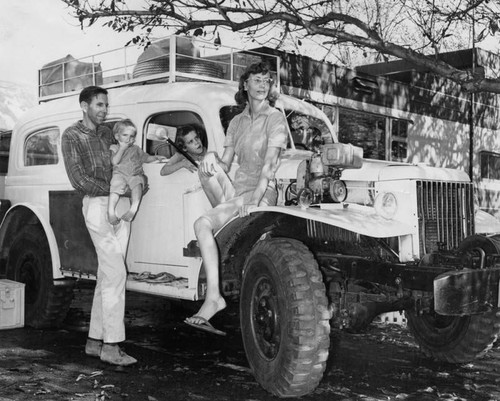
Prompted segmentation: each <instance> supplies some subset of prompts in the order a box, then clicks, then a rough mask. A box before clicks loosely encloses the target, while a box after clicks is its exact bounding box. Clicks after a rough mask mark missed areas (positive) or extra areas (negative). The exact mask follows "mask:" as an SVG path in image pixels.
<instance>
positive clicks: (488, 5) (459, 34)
mask: <svg viewBox="0 0 500 401" xmlns="http://www.w3.org/2000/svg"><path fill="white" fill-rule="evenodd" d="M62 1H63V2H65V3H66V4H67V5H68V6H69V7H70V8H71V9H72V10H73V11H74V13H75V17H77V18H78V19H79V20H80V23H81V24H82V27H83V26H90V25H92V24H94V23H96V21H99V20H102V21H104V24H105V25H107V26H109V27H110V28H111V29H113V30H115V31H118V32H121V31H134V32H136V31H139V33H138V34H137V36H136V37H135V38H134V39H133V40H132V41H133V42H134V43H139V44H147V43H148V41H149V37H150V35H151V34H152V33H153V32H158V30H159V29H166V30H167V31H168V32H169V33H172V32H175V33H178V34H180V33H186V34H191V35H195V36H200V35H202V36H209V37H212V38H213V40H214V41H215V42H217V41H218V42H220V41H221V36H220V34H221V32H222V31H225V30H228V31H232V32H236V33H239V34H241V37H242V38H247V40H251V41H254V42H257V43H259V44H263V43H265V44H266V45H267V46H272V47H275V48H280V47H284V46H287V47H288V48H289V47H290V46H294V47H295V50H297V51H298V52H300V53H305V52H306V50H304V49H305V48H306V46H304V44H306V43H307V44H311V43H312V44H314V47H313V48H314V49H315V58H318V55H321V56H320V57H319V58H322V59H327V60H331V58H332V55H336V56H337V57H338V58H339V60H341V61H343V62H344V63H345V62H348V60H347V61H346V60H342V58H344V59H345V58H347V57H348V56H349V55H350V54H351V53H352V49H353V48H355V49H358V51H360V52H361V53H362V54H364V55H365V56H366V57H368V56H370V55H371V56H372V57H371V61H375V60H376V61H379V60H381V59H388V58H400V59H403V60H406V61H409V62H411V63H413V64H415V65H416V66H419V67H421V68H424V69H426V70H429V71H431V72H433V73H435V74H437V75H440V76H443V77H445V78H448V79H451V80H453V81H454V82H457V83H459V84H460V85H462V86H463V87H464V88H465V89H466V90H468V91H471V92H477V91H491V92H497V93H500V80H497V79H494V78H491V77H485V76H484V71H483V70H482V69H479V70H477V71H472V70H467V71H464V70H459V69H457V68H454V67H453V66H452V65H450V64H447V63H445V62H443V61H441V60H439V59H438V58H437V57H436V56H437V54H438V53H439V52H441V51H445V50H457V49H461V48H465V47H470V46H471V44H472V41H477V40H482V39H484V38H485V37H486V36H487V35H495V34H496V33H497V32H498V31H499V24H498V18H499V12H500V11H499V10H500V6H498V5H497V3H496V2H492V1H491V0H62ZM346 46H348V47H346ZM307 48H311V46H307ZM346 49H348V50H346ZM429 54H430V55H429ZM369 60H370V59H369Z"/></svg>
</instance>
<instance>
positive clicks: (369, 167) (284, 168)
mask: <svg viewBox="0 0 500 401" xmlns="http://www.w3.org/2000/svg"><path fill="white" fill-rule="evenodd" d="M311 154H312V152H309V151H305V150H292V149H287V150H286V151H285V153H284V154H283V156H282V158H281V164H280V167H279V169H278V171H277V172H276V178H278V179H295V178H296V175H297V167H298V166H299V164H300V162H301V161H302V160H305V159H308V158H309V157H311ZM342 179H343V180H348V181H377V182H379V181H397V180H408V179H413V180H436V181H451V182H470V179H469V176H468V175H467V174H466V173H465V172H464V171H462V170H456V169H450V168H444V167H431V166H428V165H426V164H424V163H419V164H409V163H398V162H388V161H384V160H372V159H363V166H362V167H361V168H359V169H346V170H344V171H343V172H342Z"/></svg>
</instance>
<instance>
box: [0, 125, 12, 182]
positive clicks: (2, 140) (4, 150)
mask: <svg viewBox="0 0 500 401" xmlns="http://www.w3.org/2000/svg"><path fill="white" fill-rule="evenodd" d="M11 138H12V131H2V130H0V174H7V169H8V167H9V150H10V140H11Z"/></svg>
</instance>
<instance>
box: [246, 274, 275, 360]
mask: <svg viewBox="0 0 500 401" xmlns="http://www.w3.org/2000/svg"><path fill="white" fill-rule="evenodd" d="M252 309H253V311H254V312H253V319H254V330H255V333H254V335H255V340H256V342H257V344H258V346H259V348H260V350H261V352H262V353H263V354H264V355H265V357H266V358H269V359H273V358H275V357H276V355H277V353H278V350H279V347H280V338H281V337H280V336H281V326H280V324H279V321H280V319H279V308H278V299H277V296H276V292H275V290H274V287H273V285H272V283H271V282H270V281H269V280H268V279H262V280H261V281H260V283H259V284H258V285H257V286H256V290H255V294H254V297H253V308H252Z"/></svg>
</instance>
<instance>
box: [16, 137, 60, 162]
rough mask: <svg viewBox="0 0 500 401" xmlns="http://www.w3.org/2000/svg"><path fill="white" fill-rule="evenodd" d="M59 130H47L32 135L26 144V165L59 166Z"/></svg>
mask: <svg viewBox="0 0 500 401" xmlns="http://www.w3.org/2000/svg"><path fill="white" fill-rule="evenodd" d="M58 142H59V128H47V129H44V130H42V131H38V132H35V133H33V134H31V135H30V136H29V137H28V138H27V139H26V142H25V144H24V165H25V166H43V165H48V164H57V163H58V162H59V155H58V146H59V145H58Z"/></svg>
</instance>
